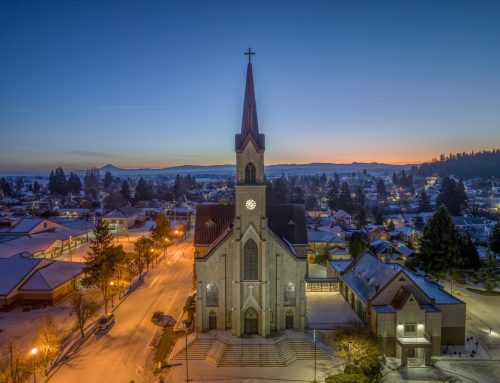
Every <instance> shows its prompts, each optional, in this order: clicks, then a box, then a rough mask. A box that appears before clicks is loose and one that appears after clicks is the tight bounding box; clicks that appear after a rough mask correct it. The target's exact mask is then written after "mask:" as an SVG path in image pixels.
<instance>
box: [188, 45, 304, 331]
mask: <svg viewBox="0 0 500 383" xmlns="http://www.w3.org/2000/svg"><path fill="white" fill-rule="evenodd" d="M247 54H248V55H249V62H248V66H247V75H246V85H245V99H244V104H243V119H242V123H241V132H240V133H239V134H236V137H235V152H236V196H235V204H234V205H214V204H201V205H199V206H198V208H197V213H196V226H195V237H194V245H195V260H194V261H195V262H194V263H195V265H194V266H195V284H196V290H197V298H196V315H195V326H196V331H198V332H201V331H206V330H210V329H218V330H226V329H231V331H232V334H233V335H234V336H238V337H240V336H243V335H251V334H259V335H261V336H268V335H270V333H271V332H272V331H279V330H284V329H296V330H303V329H305V327H306V325H307V316H306V299H305V281H304V278H305V276H306V270H307V228H306V215H305V208H304V206H303V205H294V204H285V203H284V204H282V205H269V204H267V203H266V180H265V176H264V152H265V137H264V134H262V133H260V132H259V127H258V123H257V109H256V103H255V90H254V82H253V73H252V64H251V60H250V57H251V56H250V55H251V54H253V53H252V52H251V51H250V50H249V52H248V53H247ZM283 202H286V201H283Z"/></svg>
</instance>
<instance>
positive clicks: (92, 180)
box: [83, 168, 99, 199]
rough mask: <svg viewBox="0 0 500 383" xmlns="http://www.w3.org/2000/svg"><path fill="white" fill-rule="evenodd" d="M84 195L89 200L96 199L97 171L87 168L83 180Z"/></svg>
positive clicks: (97, 190)
mask: <svg viewBox="0 0 500 383" xmlns="http://www.w3.org/2000/svg"><path fill="white" fill-rule="evenodd" d="M83 187H84V191H85V195H86V196H87V197H89V198H91V199H96V198H97V196H98V195H99V170H97V169H96V168H89V169H87V172H86V173H85V177H84V178H83Z"/></svg>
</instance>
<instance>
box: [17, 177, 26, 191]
mask: <svg viewBox="0 0 500 383" xmlns="http://www.w3.org/2000/svg"><path fill="white" fill-rule="evenodd" d="M23 188H24V179H23V178H22V177H17V179H16V192H18V193H20V192H21V191H22V190H23Z"/></svg>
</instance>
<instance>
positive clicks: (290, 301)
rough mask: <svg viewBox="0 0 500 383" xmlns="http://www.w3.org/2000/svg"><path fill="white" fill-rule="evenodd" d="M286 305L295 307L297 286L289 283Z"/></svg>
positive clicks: (286, 289) (287, 285) (286, 292)
mask: <svg viewBox="0 0 500 383" xmlns="http://www.w3.org/2000/svg"><path fill="white" fill-rule="evenodd" d="M283 301H284V305H285V306H295V285H294V284H293V282H287V284H286V285H285V294H284V300H283Z"/></svg>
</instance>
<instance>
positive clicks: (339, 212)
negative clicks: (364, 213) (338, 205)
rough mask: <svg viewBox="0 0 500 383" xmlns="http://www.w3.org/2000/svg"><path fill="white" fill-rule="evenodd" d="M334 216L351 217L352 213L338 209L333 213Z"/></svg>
mask: <svg viewBox="0 0 500 383" xmlns="http://www.w3.org/2000/svg"><path fill="white" fill-rule="evenodd" d="M332 217H334V218H345V217H351V215H350V214H349V213H347V212H345V211H344V210H342V209H340V210H337V211H336V212H335V213H334V214H333V215H332Z"/></svg>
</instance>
